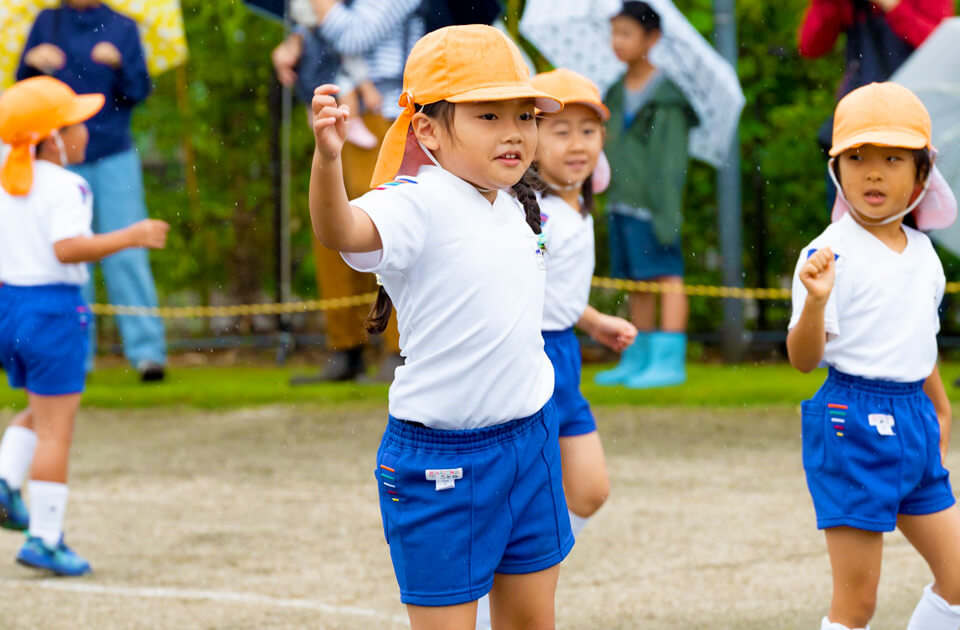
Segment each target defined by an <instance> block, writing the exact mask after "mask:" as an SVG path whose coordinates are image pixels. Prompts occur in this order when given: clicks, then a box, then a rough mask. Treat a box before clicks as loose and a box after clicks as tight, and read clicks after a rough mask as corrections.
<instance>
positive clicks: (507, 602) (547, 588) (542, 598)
mask: <svg viewBox="0 0 960 630" xmlns="http://www.w3.org/2000/svg"><path fill="white" fill-rule="evenodd" d="M559 577H560V565H559V564H558V565H554V566H552V567H550V568H549V569H545V570H543V571H538V572H537V573H526V574H521V575H509V574H504V573H498V574H497V575H496V576H495V577H494V579H493V590H491V591H490V613H491V618H492V619H493V627H494V628H495V629H496V630H553V628H554V624H555V615H554V598H555V597H556V592H557V580H558V579H559Z"/></svg>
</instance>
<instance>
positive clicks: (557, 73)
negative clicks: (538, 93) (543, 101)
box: [531, 68, 610, 122]
mask: <svg viewBox="0 0 960 630" xmlns="http://www.w3.org/2000/svg"><path fill="white" fill-rule="evenodd" d="M531 83H533V87H535V88H537V89H538V90H543V91H544V92H546V93H547V94H552V95H553V96H555V97H557V99H559V100H560V102H561V103H563V106H564V107H566V106H567V105H586V106H587V107H589V108H591V109H593V110H594V111H596V112H597V114H598V115H599V116H600V120H602V121H604V122H606V121H608V120H610V110H609V109H607V106H606V105H604V104H603V99H602V98H600V90H599V89H597V86H596V85H594V83H593V81H591V80H590V79H588V78H587V77H585V76H583V75H582V74H577V73H576V72H574V71H573V70H567V69H566V68H557V69H556V70H551V71H550V72H541V73H540V74H538V75H537V76H535V77H533V81H531Z"/></svg>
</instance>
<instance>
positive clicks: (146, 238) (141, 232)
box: [53, 219, 170, 265]
mask: <svg viewBox="0 0 960 630" xmlns="http://www.w3.org/2000/svg"><path fill="white" fill-rule="evenodd" d="M169 230H170V226H169V225H167V223H165V222H164V221H158V220H156V219H144V220H143V221H138V222H137V223H134V224H133V225H131V226H130V227H127V228H124V229H122V230H114V231H113V232H107V233H106V234H94V235H93V236H75V237H73V238H65V239H62V240H59V241H57V242H56V243H54V244H53V252H54V254H56V256H57V259H58V260H59V261H60V262H62V263H63V264H65V265H66V264H71V263H84V262H96V261H98V260H101V259H103V258H106V257H107V256H109V255H111V254H116V253H117V252H119V251H121V250H124V249H128V248H131V247H149V248H151V249H160V248H162V247H163V246H164V245H165V244H166V242H167V232H168V231H169Z"/></svg>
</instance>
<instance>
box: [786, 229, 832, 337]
mask: <svg viewBox="0 0 960 630" xmlns="http://www.w3.org/2000/svg"><path fill="white" fill-rule="evenodd" d="M817 249H818V247H817V246H816V245H814V244H810V245H808V246H807V247H804V248H803V250H802V251H801V252H800V258H799V260H797V267H796V269H795V270H794V272H793V291H792V293H793V314H792V315H791V317H790V325H789V326H788V329H790V330H792V329H793V328H794V327H795V326H796V325H797V323H798V322H799V321H800V315H801V314H802V313H803V307H804V305H805V304H806V302H807V288H806V287H805V286H803V282H801V281H800V270H801V269H802V268H803V265H804V263H806V262H807V258H809V257H810V256H812V255H813V254H814V252H816V251H817ZM838 262H839V261H838ZM840 273H841V265H840V264H837V266H836V280H835V281H834V283H833V291H831V292H830V297H829V299H827V306H826V308H825V309H824V311H823V328H824V330H825V331H826V332H827V337H828V339H829V338H832V337H836V336H838V335H839V334H840V322H839V319H838V317H837V292H838V291H839V290H840Z"/></svg>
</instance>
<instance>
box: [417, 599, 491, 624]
mask: <svg viewBox="0 0 960 630" xmlns="http://www.w3.org/2000/svg"><path fill="white" fill-rule="evenodd" d="M407 615H408V616H409V617H410V629H411V630H474V624H475V623H476V618H477V602H467V603H466V604H457V605H456V606H414V605H413V604H407Z"/></svg>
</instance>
